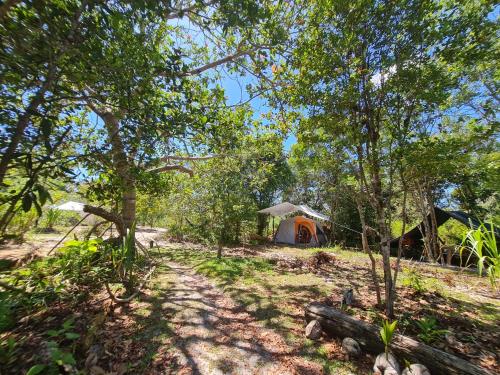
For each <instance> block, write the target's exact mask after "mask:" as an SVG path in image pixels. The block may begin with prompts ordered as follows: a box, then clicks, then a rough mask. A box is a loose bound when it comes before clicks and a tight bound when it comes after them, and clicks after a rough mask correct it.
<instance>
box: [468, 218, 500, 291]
mask: <svg viewBox="0 0 500 375" xmlns="http://www.w3.org/2000/svg"><path fill="white" fill-rule="evenodd" d="M490 227H491V228H490V230H489V229H488V228H486V226H485V225H484V224H481V225H480V226H479V227H478V228H477V229H471V230H469V231H468V232H467V233H466V234H465V236H464V239H463V241H462V247H461V248H460V259H462V253H463V251H464V250H465V249H468V250H469V251H470V254H469V257H468V258H467V261H466V265H467V264H468V263H469V261H470V259H471V257H472V256H473V255H474V256H476V257H477V264H476V265H477V271H478V273H479V275H480V276H482V275H483V270H484V269H486V274H487V275H488V278H489V279H490V284H491V286H492V287H493V288H494V289H496V288H497V279H498V278H500V251H499V250H498V247H497V240H496V232H495V226H494V225H493V223H490Z"/></svg>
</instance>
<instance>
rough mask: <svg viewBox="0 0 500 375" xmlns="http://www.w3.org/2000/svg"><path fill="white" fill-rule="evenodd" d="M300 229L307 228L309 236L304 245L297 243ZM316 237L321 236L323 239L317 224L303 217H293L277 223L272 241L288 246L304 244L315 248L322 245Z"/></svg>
mask: <svg viewBox="0 0 500 375" xmlns="http://www.w3.org/2000/svg"><path fill="white" fill-rule="evenodd" d="M301 227H302V228H307V230H308V231H309V233H310V235H311V237H310V240H309V242H305V243H304V242H300V241H299V238H298V237H299V236H298V233H299V229H301ZM318 235H320V236H322V237H321V238H324V233H323V231H322V229H321V227H320V225H319V223H317V222H316V221H314V220H312V219H309V218H307V217H304V216H294V217H289V218H287V219H285V220H282V221H281V222H280V223H279V225H278V230H277V231H276V234H275V235H274V241H275V242H277V243H285V244H290V245H296V244H306V245H313V246H317V245H321V244H322V242H320V240H319V238H318Z"/></svg>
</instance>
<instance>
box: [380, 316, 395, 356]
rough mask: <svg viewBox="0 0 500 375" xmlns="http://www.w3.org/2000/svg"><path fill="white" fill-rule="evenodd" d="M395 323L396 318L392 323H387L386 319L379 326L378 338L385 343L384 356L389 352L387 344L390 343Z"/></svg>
mask: <svg viewBox="0 0 500 375" xmlns="http://www.w3.org/2000/svg"><path fill="white" fill-rule="evenodd" d="M397 324H398V321H397V320H395V321H393V322H392V323H389V321H388V320H384V322H383V323H382V327H381V328H380V338H381V339H382V342H383V343H384V345H385V355H386V356H387V355H388V354H389V346H390V345H391V341H392V336H393V335H394V331H395V330H396V326H397Z"/></svg>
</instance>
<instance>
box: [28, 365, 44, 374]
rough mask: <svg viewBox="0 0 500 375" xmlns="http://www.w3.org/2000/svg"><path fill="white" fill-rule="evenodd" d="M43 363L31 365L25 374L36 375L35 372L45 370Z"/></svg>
mask: <svg viewBox="0 0 500 375" xmlns="http://www.w3.org/2000/svg"><path fill="white" fill-rule="evenodd" d="M45 367H47V366H45V365H34V366H33V367H31V368H30V369H29V370H28V372H27V373H26V375H36V374H39V373H41V372H42V371H43V370H45Z"/></svg>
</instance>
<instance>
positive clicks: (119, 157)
mask: <svg viewBox="0 0 500 375" xmlns="http://www.w3.org/2000/svg"><path fill="white" fill-rule="evenodd" d="M99 115H100V116H101V118H102V119H103V120H104V123H105V125H106V129H107V131H108V140H109V142H110V144H111V154H112V157H113V166H114V168H115V171H116V173H117V175H118V176H120V179H121V183H122V220H123V225H124V227H125V230H126V229H130V228H131V227H132V224H133V223H134V222H135V217H136V183H135V178H134V176H133V172H132V170H131V169H132V165H131V162H129V160H128V157H127V154H126V151H125V147H124V145H123V142H122V139H121V137H120V125H119V119H118V118H117V117H116V116H115V115H113V114H112V113H111V112H103V113H100V114H99Z"/></svg>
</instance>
